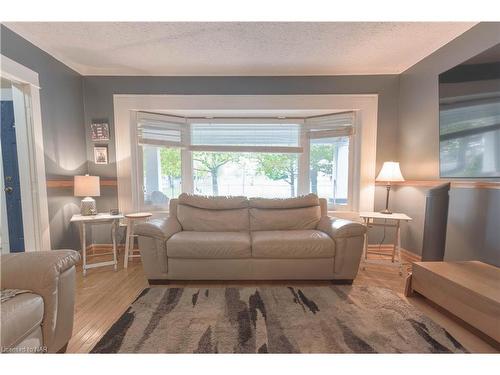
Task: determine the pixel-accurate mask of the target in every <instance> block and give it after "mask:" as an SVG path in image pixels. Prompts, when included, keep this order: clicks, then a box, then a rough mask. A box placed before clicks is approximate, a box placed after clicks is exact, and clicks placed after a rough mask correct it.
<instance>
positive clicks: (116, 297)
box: [67, 249, 497, 353]
mask: <svg viewBox="0 0 500 375" xmlns="http://www.w3.org/2000/svg"><path fill="white" fill-rule="evenodd" d="M384 250H385V251H387V252H389V249H383V251H384ZM107 251H109V250H107ZM122 254H123V252H122ZM122 254H120V255H119V257H118V259H119V262H118V271H116V272H115V271H113V268H112V267H101V268H94V269H90V270H88V271H87V276H86V277H83V275H82V270H81V265H80V266H78V268H77V280H76V285H77V286H76V303H75V304H76V306H75V321H74V328H73V337H72V338H71V340H70V342H69V345H68V349H67V352H68V353H88V352H89V351H90V350H91V349H92V348H93V347H94V345H95V344H96V343H97V342H98V341H99V340H100V339H101V337H102V336H103V335H104V334H105V333H106V331H107V330H108V329H109V328H110V327H111V326H112V325H113V323H114V322H115V321H116V320H117V319H118V318H119V317H120V316H121V315H122V314H123V313H124V312H125V311H126V309H127V308H128V306H130V304H131V303H132V302H133V301H134V300H135V298H137V296H138V295H139V294H140V293H141V291H142V290H143V289H144V288H147V287H148V283H147V280H146V278H145V277H144V273H143V270H142V264H141V261H140V259H138V258H133V260H132V261H130V263H129V266H128V268H127V269H124V268H123V256H122ZM370 257H373V258H375V257H383V256H376V255H371V256H370ZM402 258H403V261H404V262H410V261H414V260H415V258H413V257H411V256H409V254H405V253H403V254H402ZM108 259H109V256H99V255H96V256H94V257H92V258H91V262H97V261H103V260H108ZM407 267H408V268H411V266H410V265H409V263H408V265H407ZM305 283H307V284H308V285H311V284H314V285H324V284H326V283H327V282H322V281H318V282H300V281H298V282H294V284H297V285H301V284H305ZM256 284H259V285H267V284H272V285H279V284H283V282H280V281H273V282H269V281H264V282H224V281H222V282H211V283H210V287H218V286H219V287H226V286H228V285H256ZM287 284H290V282H287ZM354 284H355V285H373V286H379V287H383V288H389V289H392V290H394V291H395V292H397V293H398V294H399V295H401V296H402V297H403V298H404V296H403V291H404V285H405V278H404V277H401V276H399V274H398V270H397V269H396V268H392V267H387V266H382V265H375V264H373V265H367V266H366V267H365V269H364V270H361V269H360V271H359V273H358V276H357V278H356V280H355V281H354ZM199 285H207V284H206V283H200V282H175V283H172V284H170V286H181V287H182V286H184V287H187V286H199ZM408 301H409V302H410V303H411V304H412V305H413V306H415V307H416V308H417V309H419V310H420V311H422V312H423V313H424V314H426V315H427V316H429V317H430V318H431V319H432V320H434V321H435V322H436V323H438V324H440V325H441V326H442V327H444V328H445V329H446V330H448V332H450V333H451V334H452V335H453V336H454V337H456V338H457V339H458V340H459V341H460V342H461V343H462V344H463V345H464V346H465V347H466V348H467V349H468V350H469V351H471V352H476V353H494V352H497V351H496V350H495V349H494V348H493V347H492V346H490V345H489V344H488V343H487V342H486V341H484V340H483V339H482V338H481V337H479V336H478V335H476V334H475V333H474V332H472V331H471V330H469V329H468V328H467V327H466V326H465V325H464V324H463V323H462V322H460V321H457V320H456V319H454V318H452V317H450V316H449V315H448V314H447V313H445V312H443V311H441V310H439V309H437V308H436V307H433V306H432V305H431V304H429V303H427V301H426V300H425V299H424V298H422V297H413V298H410V299H408Z"/></svg>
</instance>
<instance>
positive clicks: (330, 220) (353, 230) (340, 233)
mask: <svg viewBox="0 0 500 375" xmlns="http://www.w3.org/2000/svg"><path fill="white" fill-rule="evenodd" d="M317 229H318V230H320V231H322V232H325V233H326V234H328V235H329V236H330V237H331V238H333V239H336V238H349V237H358V236H362V235H364V234H365V232H366V226H365V225H363V224H361V223H358V222H356V221H352V220H346V219H339V218H335V217H329V216H324V217H322V218H321V220H320V221H319V223H318V226H317Z"/></svg>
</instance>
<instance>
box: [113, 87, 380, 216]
mask: <svg viewBox="0 0 500 375" xmlns="http://www.w3.org/2000/svg"><path fill="white" fill-rule="evenodd" d="M113 104H114V109H115V113H114V122H115V142H116V153H117V154H116V159H117V179H118V206H119V208H120V210H121V211H123V212H125V213H127V212H133V211H136V210H137V209H138V205H137V203H138V200H137V198H136V197H137V194H138V191H137V190H138V187H137V184H133V183H132V182H133V181H132V176H131V174H132V173H135V172H132V168H131V167H132V166H133V165H134V163H135V160H134V161H133V160H132V154H133V153H134V152H136V151H133V150H132V149H135V150H137V147H135V145H134V147H132V143H131V140H132V139H131V129H132V128H135V126H132V125H133V124H135V121H136V119H135V112H134V111H150V112H155V111H156V112H157V111H160V110H161V111H165V112H168V111H189V110H202V111H203V110H206V111H210V110H227V111H228V112H230V111H235V110H278V109H279V110H281V111H283V112H286V111H287V110H324V111H331V112H336V111H352V110H354V111H355V112H356V116H355V121H356V124H355V128H356V135H355V139H354V141H353V144H354V145H355V146H354V147H352V149H353V154H354V157H353V158H351V159H352V162H353V163H354V170H356V171H359V173H356V174H355V175H354V176H353V182H352V186H353V189H352V191H353V196H352V210H354V211H372V210H373V204H374V192H375V161H376V137H377V113H378V95H376V94H359V95H123V94H116V95H113ZM187 133H189V131H187ZM304 138H305V137H304V135H301V143H302V144H301V147H303V146H304V144H305V143H304V141H305V139H304ZM307 142H308V140H307ZM182 152H183V160H185V162H184V163H183V166H182V172H183V173H182V181H183V182H182V187H183V188H182V190H183V191H184V192H190V191H192V188H193V186H192V170H191V168H189V166H190V164H192V159H191V152H190V151H189V150H188V149H183V150H182ZM307 159H308V155H307V153H306V152H303V153H302V154H301V156H300V157H299V163H301V166H302V167H304V166H306V168H309V166H308V160H307ZM306 162H307V163H306ZM135 171H136V169H135ZM308 191H309V181H308V179H307V181H306V179H304V178H302V179H300V180H299V181H298V194H305V193H307V192H308Z"/></svg>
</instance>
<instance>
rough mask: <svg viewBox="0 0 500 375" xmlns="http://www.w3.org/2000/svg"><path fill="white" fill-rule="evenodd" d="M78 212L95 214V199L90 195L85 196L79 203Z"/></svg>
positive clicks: (86, 214)
mask: <svg viewBox="0 0 500 375" xmlns="http://www.w3.org/2000/svg"><path fill="white" fill-rule="evenodd" d="M80 213H81V214H82V215H83V216H90V215H96V214H97V209H96V205H95V199H94V198H91V197H85V198H83V199H82V202H81V203H80Z"/></svg>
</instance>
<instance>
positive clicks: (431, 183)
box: [375, 180, 500, 189]
mask: <svg viewBox="0 0 500 375" xmlns="http://www.w3.org/2000/svg"><path fill="white" fill-rule="evenodd" d="M447 182H451V187H452V188H455V189H456V188H459V189H464V188H465V189H500V181H499V182H496V181H467V180H406V181H401V182H393V183H391V186H414V187H435V186H438V185H441V184H445V183H447ZM375 184H376V185H377V186H385V185H386V184H385V183H384V182H380V181H377V182H376V183H375Z"/></svg>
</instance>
